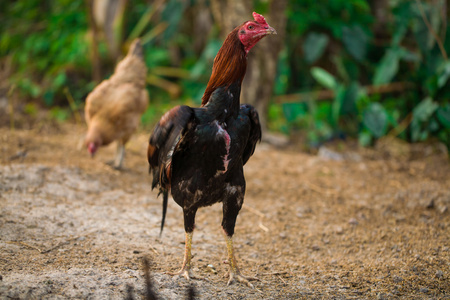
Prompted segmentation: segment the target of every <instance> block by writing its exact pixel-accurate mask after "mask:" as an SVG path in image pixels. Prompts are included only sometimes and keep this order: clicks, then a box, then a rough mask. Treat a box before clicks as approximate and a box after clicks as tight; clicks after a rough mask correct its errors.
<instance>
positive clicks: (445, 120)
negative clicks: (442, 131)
mask: <svg viewBox="0 0 450 300" xmlns="http://www.w3.org/2000/svg"><path fill="white" fill-rule="evenodd" d="M436 115H437V118H438V120H439V122H440V123H441V124H442V126H444V127H445V128H450V104H448V103H447V105H445V106H441V107H439V108H438V109H437V111H436Z"/></svg>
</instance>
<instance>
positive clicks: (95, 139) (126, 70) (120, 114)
mask: <svg viewBox="0 0 450 300" xmlns="http://www.w3.org/2000/svg"><path fill="white" fill-rule="evenodd" d="M146 76H147V67H146V65H145V62H144V60H143V50H142V45H141V43H140V40H139V39H136V40H134V41H133V43H132V44H131V46H130V50H129V51H128V54H127V56H126V57H125V58H124V59H123V60H122V61H120V62H119V63H118V65H117V66H116V69H115V71H114V74H113V75H112V76H111V77H110V78H109V79H107V80H104V81H103V82H102V83H100V84H99V85H98V86H97V87H96V88H95V89H94V90H93V91H92V92H91V93H90V94H89V95H88V96H87V98H86V106H85V116H86V123H87V125H88V131H87V134H86V138H85V142H84V143H85V146H86V147H87V149H88V151H89V153H90V154H91V155H92V156H94V154H95V153H96V151H97V150H98V148H99V147H101V146H106V145H108V144H110V143H112V142H113V141H117V154H116V158H115V160H114V163H113V164H114V167H115V168H116V169H120V168H121V167H122V162H123V157H124V153H125V144H126V143H127V142H128V140H129V139H130V137H131V135H132V134H133V133H134V131H135V130H136V128H137V127H138V125H139V121H140V118H141V116H142V114H143V113H144V112H145V110H146V109H147V106H148V101H149V100H148V98H149V97H148V93H147V90H146V88H145V81H146Z"/></svg>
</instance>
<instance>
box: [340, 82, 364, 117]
mask: <svg viewBox="0 0 450 300" xmlns="http://www.w3.org/2000/svg"><path fill="white" fill-rule="evenodd" d="M359 94H360V86H359V83H358V82H357V81H353V82H352V83H351V84H350V85H349V86H348V87H347V88H346V90H345V95H344V99H343V102H342V107H341V114H342V115H349V114H356V113H357V112H358V111H357V109H356V100H357V99H358V96H359Z"/></svg>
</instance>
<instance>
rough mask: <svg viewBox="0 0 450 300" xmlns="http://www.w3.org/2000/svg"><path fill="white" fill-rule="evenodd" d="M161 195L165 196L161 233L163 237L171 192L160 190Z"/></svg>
mask: <svg viewBox="0 0 450 300" xmlns="http://www.w3.org/2000/svg"><path fill="white" fill-rule="evenodd" d="M159 194H163V211H162V220H161V231H160V232H159V236H160V237H161V235H162V232H163V229H164V222H165V221H166V212H167V202H169V190H166V189H160V190H159ZM159 194H158V196H159Z"/></svg>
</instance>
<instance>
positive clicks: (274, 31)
mask: <svg viewBox="0 0 450 300" xmlns="http://www.w3.org/2000/svg"><path fill="white" fill-rule="evenodd" d="M266 34H268V35H269V34H277V31H276V30H275V28H273V27H270V26H269V28H268V29H266Z"/></svg>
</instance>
